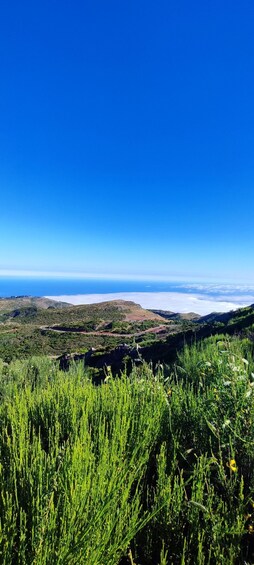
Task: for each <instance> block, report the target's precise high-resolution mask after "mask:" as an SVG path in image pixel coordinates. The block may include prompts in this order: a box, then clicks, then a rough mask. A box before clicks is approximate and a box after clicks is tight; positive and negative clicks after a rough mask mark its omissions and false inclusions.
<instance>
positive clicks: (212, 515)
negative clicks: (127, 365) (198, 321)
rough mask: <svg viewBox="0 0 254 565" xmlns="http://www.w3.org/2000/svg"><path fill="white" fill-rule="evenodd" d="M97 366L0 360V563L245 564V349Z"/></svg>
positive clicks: (251, 427)
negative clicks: (95, 371)
mask: <svg viewBox="0 0 254 565" xmlns="http://www.w3.org/2000/svg"><path fill="white" fill-rule="evenodd" d="M105 375H106V376H105V382H104V383H103V384H102V385H101V386H97V387H96V386H94V385H93V384H92V382H91V380H90V378H89V375H88V373H87V372H86V371H84V368H83V367H82V365H75V364H73V365H72V366H71V368H70V371H69V372H68V373H63V372H61V371H59V369H58V367H57V365H56V364H55V363H54V362H53V361H51V360H49V359H47V358H46V357H45V358H31V359H28V360H26V361H22V362H21V361H15V362H12V363H10V364H9V365H7V364H5V363H3V362H2V363H1V364H0V398H1V402H0V450H1V459H0V562H1V564H3V565H14V564H18V565H30V564H31V565H35V564H36V565H47V564H59V565H60V564H62V565H65V564H70V565H75V564H83V563H85V564H88V565H119V564H121V565H128V564H129V565H131V563H132V564H134V563H135V564H136V565H169V564H170V565H178V564H179V565H186V564H188V565H191V564H194V563H195V564H197V565H206V564H211V565H213V564H214V565H215V564H216V565H217V564H220V565H228V564H244V563H248V564H251V563H253V562H254V560H253V540H254V367H253V360H252V355H251V344H250V343H249V342H248V341H247V340H245V341H244V342H241V341H240V340H236V339H231V340H226V339H224V338H223V339H220V341H218V340H217V339H216V338H213V339H209V340H207V341H205V342H204V343H203V344H201V345H199V346H194V347H192V348H185V350H184V351H183V353H182V354H181V355H179V358H178V361H177V364H176V365H175V366H174V367H173V368H171V369H170V371H169V370H168V371H167V375H168V376H167V378H165V375H164V369H163V367H162V366H158V367H156V368H155V369H154V370H152V368H151V367H150V366H148V365H145V364H144V365H142V366H141V367H138V368H135V367H134V368H133V371H132V373H131V375H130V376H129V377H127V376H126V375H125V374H123V375H121V376H120V377H119V378H116V379H113V378H112V375H111V371H110V368H109V369H108V370H107V371H105Z"/></svg>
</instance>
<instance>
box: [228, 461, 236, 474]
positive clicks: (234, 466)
mask: <svg viewBox="0 0 254 565" xmlns="http://www.w3.org/2000/svg"><path fill="white" fill-rule="evenodd" d="M228 466H229V468H230V471H233V473H235V472H236V471H237V466H236V462H235V459H230V461H229V463H228Z"/></svg>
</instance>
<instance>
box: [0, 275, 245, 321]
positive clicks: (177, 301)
mask: <svg viewBox="0 0 254 565" xmlns="http://www.w3.org/2000/svg"><path fill="white" fill-rule="evenodd" d="M22 295H29V296H47V297H49V298H54V299H55V300H62V301H65V302H69V303H70V304H91V303H93V302H103V301H106V300H114V299H122V300H133V301H134V302H137V303H138V304H140V305H141V306H143V307H144V308H154V309H161V310H170V311H173V312H196V313H197V314H208V313H210V312H212V311H217V312H226V311H229V310H233V309H236V308H240V307H241V306H247V305H249V304H253V303H254V284H233V283H231V284H226V283H225V284H222V283H213V282H188V281H187V280H186V281H184V282H183V281H179V282H177V281H174V282H172V281H171V282H170V281H155V280H152V281H149V280H146V281H141V280H136V281H135V280H115V279H112V280H109V279H102V278H100V279H96V278H94V279H92V278H89V279H81V278H80V279H78V278H75V279H74V278H73V279H71V278H62V277H58V278H46V277H41V278H39V277H14V276H13V277H7V276H6V277H5V276H2V277H0V297H10V296H22Z"/></svg>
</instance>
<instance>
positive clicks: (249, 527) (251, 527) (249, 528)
mask: <svg viewBox="0 0 254 565" xmlns="http://www.w3.org/2000/svg"><path fill="white" fill-rule="evenodd" d="M248 532H249V534H253V533H254V527H253V525H252V524H250V525H249V526H248Z"/></svg>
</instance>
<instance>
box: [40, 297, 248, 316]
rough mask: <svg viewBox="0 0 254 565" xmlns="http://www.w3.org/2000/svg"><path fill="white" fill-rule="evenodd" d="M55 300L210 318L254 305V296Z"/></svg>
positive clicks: (75, 298)
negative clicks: (127, 304) (120, 303)
mask: <svg viewBox="0 0 254 565" xmlns="http://www.w3.org/2000/svg"><path fill="white" fill-rule="evenodd" d="M46 298H51V299H52V300H59V301H62V302H69V303H70V304H74V305H78V304H95V303H100V302H106V301H108V300H132V301H133V302H136V303H137V304H140V305H141V306H142V307H143V308H151V309H154V310H170V311H172V312H181V313H186V312H195V313H196V314H201V315H205V314H210V312H229V311H230V310H236V309H237V308H241V307H243V306H248V305H249V304H251V303H252V302H254V296H251V295H250V296H248V297H247V296H241V295H239V294H238V295H237V296H236V297H233V296H232V295H230V297H229V301H227V300H226V296H223V297H220V296H217V297H216V298H215V297H211V298H208V296H207V294H205V295H202V294H189V293H188V294H187V293H182V292H117V293H108V294H77V295H62V296H47V297H46Z"/></svg>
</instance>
